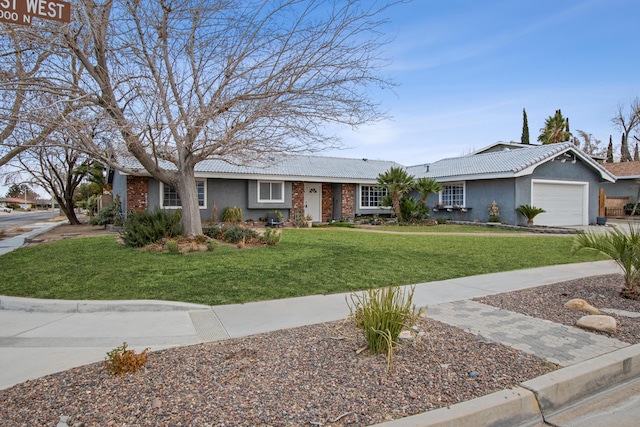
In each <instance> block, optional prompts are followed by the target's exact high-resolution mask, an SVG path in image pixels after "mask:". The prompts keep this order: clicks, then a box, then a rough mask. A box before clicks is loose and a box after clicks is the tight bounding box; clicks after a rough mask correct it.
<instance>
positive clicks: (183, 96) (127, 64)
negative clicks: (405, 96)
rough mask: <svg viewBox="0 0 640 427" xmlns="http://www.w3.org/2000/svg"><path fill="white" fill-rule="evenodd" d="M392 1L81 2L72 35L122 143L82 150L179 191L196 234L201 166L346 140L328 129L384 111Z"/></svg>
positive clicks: (82, 90) (73, 50) (79, 90)
mask: <svg viewBox="0 0 640 427" xmlns="http://www.w3.org/2000/svg"><path fill="white" fill-rule="evenodd" d="M387 7H389V5H388V4H379V3H378V2H377V1H369V0H367V1H360V0H341V1H337V0H304V1H302V0H249V1H235V0H228V1H210V0H193V1H177V2H172V1H170V0H158V1H151V0H104V1H101V2H96V1H94V0H80V1H79V2H78V4H77V7H76V8H75V9H74V10H75V16H74V22H73V23H72V24H71V25H69V26H68V27H65V28H66V30H65V31H66V32H65V33H64V41H65V43H66V44H67V46H68V48H69V52H70V54H71V58H72V59H73V60H76V61H78V62H79V63H80V64H81V65H82V67H83V70H86V73H85V74H84V75H83V77H82V78H80V79H77V81H75V82H67V84H68V83H74V84H75V92H76V93H75V94H74V96H76V97H78V98H82V99H85V100H91V101H92V102H93V103H94V106H95V107H97V108H100V109H101V110H102V112H103V114H104V116H105V117H106V118H108V119H109V120H110V122H111V124H112V125H113V126H114V128H115V129H117V130H118V132H119V133H120V141H121V143H120V144H113V143H110V144H109V147H108V148H109V150H107V151H105V146H104V145H102V144H100V142H99V141H96V140H90V141H87V143H88V144H87V145H85V146H84V147H82V149H83V150H85V151H87V152H90V153H91V154H92V155H93V156H94V157H96V158H98V159H100V160H101V161H103V162H104V163H105V164H109V165H110V166H113V167H118V168H120V169H121V170H124V171H127V172H136V171H135V170H132V169H127V168H126V167H125V165H124V164H123V163H122V162H119V161H118V160H120V159H121V155H126V156H133V157H135V159H136V160H137V162H139V164H140V165H141V167H142V168H144V169H145V170H146V172H148V173H149V174H150V175H151V176H152V177H154V178H156V179H157V180H159V181H161V182H164V183H166V184H168V185H170V186H171V187H173V188H174V189H175V191H176V192H177V193H178V195H179V197H180V199H181V202H182V209H183V214H182V225H183V233H184V234H185V235H187V236H193V235H196V234H200V233H201V232H202V227H201V221H200V212H199V208H198V200H197V192H196V185H195V176H194V175H195V172H194V169H195V165H196V164H197V163H198V162H200V161H202V160H204V159H207V158H220V159H223V160H225V161H228V162H233V163H242V162H247V161H250V160H255V159H261V158H264V157H265V153H281V152H313V151H318V150H322V149H325V148H328V147H333V146H338V145H339V141H338V140H337V139H336V138H335V137H334V136H332V135H325V133H326V131H325V129H326V127H327V125H329V124H340V125H346V126H359V125H362V124H364V123H368V122H371V121H374V120H379V119H381V118H383V117H384V113H383V112H382V111H381V110H380V108H379V105H378V104H377V103H375V102H373V101H372V100H371V99H370V95H369V93H368V88H369V87H370V86H372V85H374V86H379V87H382V88H388V87H390V86H391V82H390V81H389V80H388V79H387V78H385V77H382V76H380V73H379V71H380V69H381V68H380V67H381V66H382V65H384V64H385V61H383V59H382V58H381V57H380V52H381V47H382V46H383V45H384V43H386V41H387V40H385V38H384V37H382V34H381V29H382V26H383V24H384V23H385V20H384V18H383V13H384V11H385V10H386V9H387Z"/></svg>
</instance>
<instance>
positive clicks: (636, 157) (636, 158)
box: [633, 142, 640, 162]
mask: <svg viewBox="0 0 640 427" xmlns="http://www.w3.org/2000/svg"><path fill="white" fill-rule="evenodd" d="M633 161H634V162H638V161H640V153H638V143H637V142H636V149H635V150H634V151H633Z"/></svg>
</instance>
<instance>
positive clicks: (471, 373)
mask: <svg viewBox="0 0 640 427" xmlns="http://www.w3.org/2000/svg"><path fill="white" fill-rule="evenodd" d="M621 284H622V282H621V276H619V275H609V276H600V277H593V278H587V279H581V280H574V281H570V282H564V283H559V284H554V285H550V286H544V287H539V288H534V289H527V290H524V291H518V292H509V293H506V294H501V295H496V296H491V297H486V298H479V299H478V301H481V302H483V303H486V304H491V305H495V306H498V307H502V308H505V309H508V310H513V311H517V312H519V313H525V314H530V315H532V316H536V317H542V318H545V319H549V320H552V321H556V322H560V323H565V324H570V325H572V324H574V323H575V320H576V319H577V318H579V317H580V316H581V315H582V313H573V312H568V311H567V310H566V309H565V308H564V307H563V304H564V302H566V300H568V299H571V298H583V299H585V300H587V301H588V302H589V303H591V304H592V305H594V306H596V307H598V308H605V307H608V308H614V309H618V310H625V311H629V312H640V303H638V302H636V301H629V300H624V299H622V298H620V297H619V295H618V291H619V288H620V286H621ZM427 316H428V312H427ZM614 316H615V317H616V319H618V324H619V333H618V336H617V338H619V339H621V340H624V341H627V342H630V343H635V342H639V341H640V340H639V337H640V334H639V333H638V330H639V329H640V328H638V326H640V325H639V324H638V323H639V322H640V320H639V319H638V318H630V317H626V316H620V315H614ZM413 335H414V340H413V341H412V342H405V343H402V344H401V345H399V346H398V348H397V349H396V350H395V356H394V362H393V370H392V371H390V372H389V371H388V365H387V359H386V357H385V356H384V355H376V356H372V355H370V354H368V352H367V351H363V352H360V353H358V350H359V349H361V348H362V347H363V346H364V344H365V343H364V340H363V338H362V337H361V335H360V333H359V331H357V329H356V328H355V326H354V324H353V323H352V322H351V321H345V322H333V323H326V324H321V325H314V326H308V327H302V328H297V329H291V330H284V331H278V332H273V333H267V334H261V335H255V336H251V337H247V338H242V339H234V340H228V341H222V342H216V343H207V344H201V345H195V346H188V347H181V348H175V349H168V350H163V351H157V352H152V353H150V354H149V361H148V362H147V364H146V365H145V366H144V367H143V368H142V369H141V370H140V371H138V372H137V373H134V374H127V375H125V376H124V377H117V376H113V375H112V374H110V373H109V372H108V371H107V370H106V368H105V366H104V363H96V364H92V365H87V366H83V367H80V368H76V369H71V370H68V371H65V372H62V373H59V374H54V375H50V376H47V377H43V378H40V379H37V380H34V381H28V382H26V383H23V384H19V385H17V386H14V387H12V388H10V389H7V390H1V391H0V402H2V404H1V405H0V426H55V425H56V423H57V422H58V420H59V419H60V416H69V417H70V420H69V425H74V424H75V425H84V426H125V425H126V426H314V425H315V426H321V425H324V426H367V425H371V424H375V423H379V422H383V421H385V420H391V419H396V418H401V417H405V416H407V415H411V414H416V413H420V412H424V411H429V410H432V409H435V408H440V407H446V406H449V405H452V404H455V403H458V402H462V401H465V400H469V399H473V398H475V397H479V396H482V395H485V394H488V393H492V392H494V391H498V390H502V389H505V388H510V387H512V386H515V385H516V384H518V383H520V382H522V381H525V380H528V379H531V378H534V377H537V376H539V375H543V374H545V373H547V372H550V371H552V370H554V369H557V368H558V367H557V366H555V365H552V364H550V363H547V362H546V361H544V360H542V359H538V358H536V357H533V356H530V355H527V354H524V353H522V352H519V351H516V350H513V349H511V348H508V347H505V346H502V345H499V344H493V343H486V342H481V341H478V340H477V339H476V338H475V337H474V336H473V335H471V334H468V333H465V332H462V331H461V330H459V329H456V328H454V327H451V326H448V325H445V324H442V323H439V322H436V321H433V320H431V319H428V318H421V319H420V320H419V322H418V324H417V325H416V328H414V330H413Z"/></svg>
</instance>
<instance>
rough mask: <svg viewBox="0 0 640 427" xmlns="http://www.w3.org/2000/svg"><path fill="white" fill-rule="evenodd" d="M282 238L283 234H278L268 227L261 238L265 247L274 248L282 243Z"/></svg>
mask: <svg viewBox="0 0 640 427" xmlns="http://www.w3.org/2000/svg"><path fill="white" fill-rule="evenodd" d="M281 238H282V234H280V233H278V232H277V231H276V230H274V229H273V228H271V227H267V228H265V230H264V233H262V236H261V237H260V241H261V242H262V243H264V244H265V245H269V246H274V245H277V244H278V243H280V239H281Z"/></svg>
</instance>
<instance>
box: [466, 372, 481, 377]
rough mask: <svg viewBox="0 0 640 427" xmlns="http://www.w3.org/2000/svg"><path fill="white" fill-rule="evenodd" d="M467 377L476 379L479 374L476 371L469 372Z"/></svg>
mask: <svg viewBox="0 0 640 427" xmlns="http://www.w3.org/2000/svg"><path fill="white" fill-rule="evenodd" d="M469 376H470V377H471V378H478V377H479V376H480V373H479V372H476V371H471V372H469Z"/></svg>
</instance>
